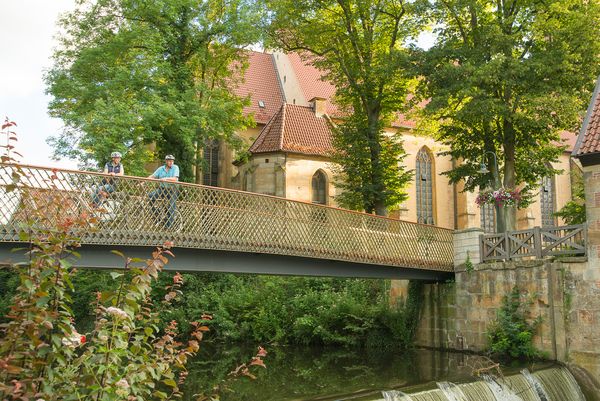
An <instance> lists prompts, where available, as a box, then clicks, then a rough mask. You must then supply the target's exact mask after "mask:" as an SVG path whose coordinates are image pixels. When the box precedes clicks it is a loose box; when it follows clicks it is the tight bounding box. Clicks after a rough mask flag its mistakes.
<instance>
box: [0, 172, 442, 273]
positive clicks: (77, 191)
mask: <svg viewBox="0 0 600 401" xmlns="http://www.w3.org/2000/svg"><path fill="white" fill-rule="evenodd" d="M17 168H18V169H21V170H22V171H23V172H24V173H25V175H24V176H23V177H22V178H21V183H19V187H18V188H17V190H16V192H13V193H15V194H16V195H14V196H12V195H10V193H9V192H7V190H6V187H7V186H8V185H12V184H13V180H12V178H11V174H12V173H13V172H14V171H15V170H16V169H17ZM105 178H112V179H115V182H116V188H110V189H114V190H115V192H113V193H112V194H108V193H102V192H100V191H99V190H98V186H99V184H101V183H102V180H103V179H105ZM25 187H27V188H28V190H27V191H25V190H24V188H25ZM160 188H162V189H160ZM157 189H160V190H158V191H157ZM109 192H110V191H109ZM49 193H52V194H54V195H56V196H59V197H60V204H61V205H60V207H61V208H62V209H63V210H62V211H61V213H60V214H61V216H76V215H80V214H81V213H83V212H85V213H87V214H89V215H91V216H93V217H94V218H95V219H96V220H97V223H93V222H92V223H90V224H89V226H88V227H86V228H85V229H82V230H80V231H78V232H77V235H78V236H79V237H80V241H81V243H82V244H98V245H128V246H156V245H160V244H162V243H164V241H166V240H170V241H174V243H175V245H176V246H179V247H185V248H201V249H218V250H230V251H243V252H254V253H271V254H283V255H294V256H303V257H310V258H316V259H334V260H342V261H350V262H360V263H368V264H380V265H388V266H399V267H409V268H421V269H429V270H438V271H452V269H453V267H452V266H453V245H452V231H451V230H448V229H445V228H440V227H435V226H430V225H422V224H417V223H413V222H405V221H401V220H394V219H391V218H387V217H382V216H374V215H370V214H366V213H360V212H356V211H349V210H344V209H339V208H334V207H328V206H324V205H316V204H312V203H310V202H302V201H296V200H290V199H285V198H279V197H275V196H271V195H263V194H255V193H250V192H243V191H238V190H232V189H225V188H216V187H210V186H204V185H197V184H191V183H183V182H177V183H174V182H165V181H160V180H156V179H151V178H144V177H131V176H118V177H114V176H110V175H106V174H102V173H96V172H83V171H75V170H66V169H56V168H51V167H37V166H29V165H15V164H6V163H0V241H4V242H17V241H19V235H18V232H19V230H21V227H22V225H23V224H24V222H25V220H26V214H27V210H28V208H32V207H38V208H39V207H49V206H44V202H45V199H46V198H47V197H48V196H47V194H49ZM151 196H152V198H151ZM26 197H28V198H29V200H27V199H26ZM2 202H3V203H4V204H3V203H2ZM52 207H56V206H52Z"/></svg>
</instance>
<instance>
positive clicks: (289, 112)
mask: <svg viewBox="0 0 600 401" xmlns="http://www.w3.org/2000/svg"><path fill="white" fill-rule="evenodd" d="M249 150H250V152H251V153H253V154H256V153H271V152H287V153H300V154H305V155H315V156H331V152H332V151H333V145H332V135H331V127H330V126H329V122H328V121H327V119H326V118H324V117H317V116H316V115H315V113H314V111H313V109H312V108H311V107H306V106H299V105H295V104H289V103H284V104H283V105H282V106H281V108H280V109H279V111H278V112H277V113H276V114H275V115H274V116H273V117H272V118H271V120H269V122H268V123H267V125H265V126H264V127H263V129H262V130H261V131H260V134H259V135H258V137H257V138H256V140H255V141H254V143H253V144H252V146H251V147H250V149H249Z"/></svg>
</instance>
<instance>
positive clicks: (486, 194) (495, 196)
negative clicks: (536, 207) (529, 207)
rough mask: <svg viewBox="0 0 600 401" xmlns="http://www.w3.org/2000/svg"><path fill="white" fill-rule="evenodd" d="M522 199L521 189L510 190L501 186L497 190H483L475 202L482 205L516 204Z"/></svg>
mask: <svg viewBox="0 0 600 401" xmlns="http://www.w3.org/2000/svg"><path fill="white" fill-rule="evenodd" d="M520 201H521V192H519V190H517V189H515V190H510V189H506V188H499V189H496V190H493V191H492V190H490V191H483V192H480V193H479V195H477V199H475V203H477V204H478V205H479V206H481V205H494V206H500V207H502V206H516V205H518V204H519V202H520Z"/></svg>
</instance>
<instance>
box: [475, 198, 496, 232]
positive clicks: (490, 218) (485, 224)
mask: <svg viewBox="0 0 600 401" xmlns="http://www.w3.org/2000/svg"><path fill="white" fill-rule="evenodd" d="M479 213H480V214H481V215H480V218H479V222H480V226H481V228H482V229H483V231H484V232H486V233H495V232H496V208H495V207H494V205H488V204H487V203H484V204H483V205H481V208H480V209H479Z"/></svg>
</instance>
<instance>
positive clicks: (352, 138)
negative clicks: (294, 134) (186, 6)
mask: <svg viewBox="0 0 600 401" xmlns="http://www.w3.org/2000/svg"><path fill="white" fill-rule="evenodd" d="M267 4H268V6H269V8H270V10H271V11H272V18H271V26H270V38H271V40H272V43H273V46H275V47H281V48H283V49H285V50H292V51H300V52H301V55H302V57H304V59H305V60H306V61H308V62H310V63H312V64H313V65H314V66H316V67H317V68H319V69H320V70H322V71H323V72H324V79H326V80H327V81H329V82H331V83H332V84H334V85H335V87H336V96H335V101H336V103H337V105H338V106H339V107H340V108H341V109H342V110H343V114H344V115H345V116H346V118H345V119H343V121H341V123H340V127H339V130H337V134H336V136H337V138H336V140H335V141H334V147H335V149H336V154H337V155H336V157H335V158H334V159H335V161H336V162H337V163H339V165H340V171H339V174H338V175H339V176H340V177H339V181H340V182H344V180H348V181H346V182H345V184H344V185H343V186H342V188H343V190H344V191H345V192H346V194H345V195H342V196H341V197H340V202H341V203H342V204H344V205H345V206H348V207H352V208H357V209H364V210H365V211H367V212H373V211H374V212H375V213H377V214H379V215H382V214H387V208H388V207H390V206H395V205H397V204H398V203H399V202H401V201H402V200H403V199H404V196H405V195H404V191H403V190H404V186H405V184H406V182H407V181H408V180H409V179H410V175H409V174H408V173H406V172H403V171H402V167H400V166H401V164H399V162H400V161H401V160H402V159H403V157H404V152H403V151H402V147H401V144H400V142H399V141H398V140H397V138H393V137H392V138H390V137H388V134H386V133H384V132H383V127H385V126H389V125H390V122H391V121H393V120H394V119H396V118H397V115H396V113H397V112H398V111H400V110H402V109H403V108H404V106H405V103H406V95H407V91H408V87H409V83H410V78H411V76H410V69H409V68H408V67H409V65H410V60H409V57H408V52H407V51H406V48H405V47H404V45H405V42H406V41H407V40H408V39H409V38H410V37H411V36H416V34H417V28H418V26H417V23H418V20H417V19H416V18H415V14H414V3H412V2H404V1H398V0H382V1H377V2H374V1H363V0H338V1H335V0H326V1H321V0H301V1H297V0H268V1H267Z"/></svg>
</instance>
